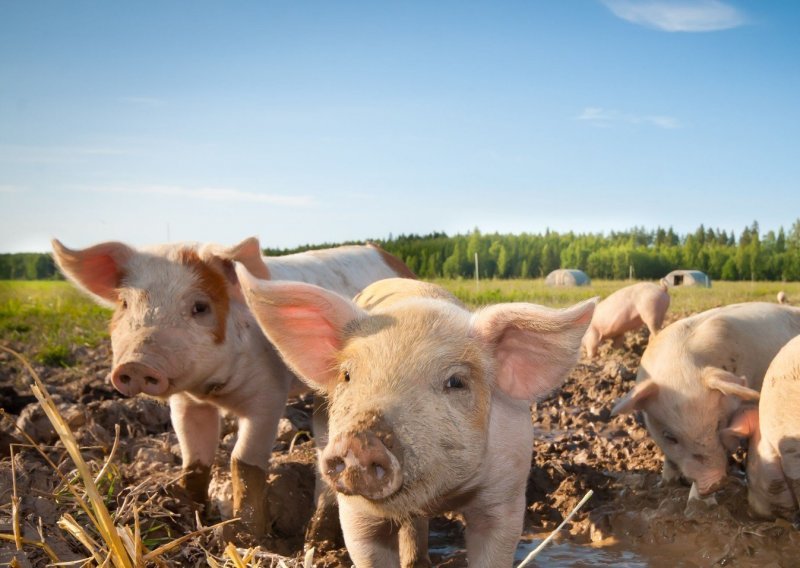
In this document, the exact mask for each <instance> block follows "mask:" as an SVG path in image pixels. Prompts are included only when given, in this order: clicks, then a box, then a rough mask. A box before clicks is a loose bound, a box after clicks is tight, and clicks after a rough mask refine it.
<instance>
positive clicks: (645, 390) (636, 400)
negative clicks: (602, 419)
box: [611, 379, 658, 416]
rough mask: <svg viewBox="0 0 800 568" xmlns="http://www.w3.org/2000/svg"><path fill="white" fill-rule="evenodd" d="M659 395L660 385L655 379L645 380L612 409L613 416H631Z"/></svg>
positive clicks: (637, 384)
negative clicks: (650, 399)
mask: <svg viewBox="0 0 800 568" xmlns="http://www.w3.org/2000/svg"><path fill="white" fill-rule="evenodd" d="M657 394H658V384H657V383H656V382H655V381H654V380H653V379H645V380H643V381H642V382H640V383H636V386H635V387H633V388H632V389H631V390H630V391H628V394H626V395H625V396H623V397H622V398H621V399H619V401H618V402H617V404H615V405H614V408H612V409H611V416H617V415H619V414H629V413H631V412H634V411H635V410H641V409H642V408H643V407H644V403H645V401H647V399H649V398H653V397H654V396H656V395H657Z"/></svg>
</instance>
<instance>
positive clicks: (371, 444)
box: [237, 266, 594, 568]
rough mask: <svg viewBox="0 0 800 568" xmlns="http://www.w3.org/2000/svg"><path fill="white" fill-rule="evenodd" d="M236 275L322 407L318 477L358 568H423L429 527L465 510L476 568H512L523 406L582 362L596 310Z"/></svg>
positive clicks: (526, 434)
mask: <svg viewBox="0 0 800 568" xmlns="http://www.w3.org/2000/svg"><path fill="white" fill-rule="evenodd" d="M237 270H238V272H239V279H240V282H241V283H242V287H243V289H244V292H245V296H246V298H247V302H248V304H249V306H250V308H251V310H252V311H253V313H254V314H255V317H256V319H257V320H258V322H259V325H261V327H262V329H263V330H264V332H265V334H266V335H267V337H269V339H270V341H271V342H272V343H273V344H274V345H275V346H276V347H277V349H278V351H279V352H280V353H281V355H282V356H283V358H284V360H285V361H286V362H287V363H288V364H289V366H290V367H291V368H292V369H294V370H295V372H296V373H297V374H298V376H299V377H302V378H304V379H305V380H307V381H308V382H309V383H310V384H311V385H313V386H314V387H315V388H316V389H319V390H321V391H322V392H324V393H325V395H326V397H327V398H328V400H329V416H330V423H329V436H328V444H327V446H326V447H325V449H324V450H323V452H322V456H321V459H320V463H319V468H320V471H321V473H322V475H323V476H324V477H325V479H326V481H327V482H328V483H329V485H330V486H331V487H333V488H334V489H335V490H336V492H337V501H338V504H339V518H340V521H341V525H342V530H343V533H344V538H345V544H346V546H347V550H348V552H349V554H350V557H351V559H352V560H353V562H354V563H355V565H356V566H358V567H359V568H366V567H371V566H375V567H381V568H383V567H391V566H400V565H401V563H402V566H412V565H429V559H428V553H427V539H428V532H427V527H428V523H427V517H428V516H430V515H435V514H439V513H442V512H445V511H459V512H461V513H462V514H463V516H464V519H465V522H466V542H467V554H468V558H469V564H470V566H477V567H489V566H493V567H494V566H511V565H512V562H513V557H514V550H515V547H516V544H517V542H518V540H519V537H520V534H521V530H522V523H523V516H524V512H525V507H526V502H525V487H526V480H527V477H528V472H529V470H530V463H531V447H532V442H533V429H532V425H531V416H530V406H531V403H532V401H534V400H535V399H537V398H539V397H541V396H543V395H545V394H546V393H548V392H549V391H552V390H553V389H555V388H557V387H558V386H559V385H560V384H561V383H562V382H563V380H564V378H565V375H566V374H567V372H568V371H569V370H570V369H571V368H572V366H573V365H574V364H575V362H576V361H577V358H578V354H579V350H580V340H581V337H582V336H583V334H584V333H585V331H586V328H587V327H588V325H589V321H590V320H591V316H592V311H593V308H594V301H593V300H590V301H587V302H584V303H582V304H578V305H576V306H574V307H572V308H569V309H565V310H556V309H551V308H546V307H543V306H538V305H534V304H527V303H508V304H498V305H494V306H490V307H486V308H484V309H481V310H479V311H477V312H475V313H471V312H469V311H468V310H467V309H465V308H464V306H463V305H462V304H461V303H460V302H459V301H458V300H457V299H456V298H455V297H453V296H452V295H451V294H450V293H449V292H447V291H445V290H444V289H442V288H440V287H439V286H436V285H434V284H430V283H426V282H421V281H414V280H403V279H396V278H394V279H387V280H382V281H380V282H376V283H374V284H371V285H370V286H368V287H367V288H366V289H365V290H364V291H363V292H361V294H360V295H358V296H357V297H356V298H355V299H354V300H349V299H347V298H345V297H343V296H341V295H339V294H336V293H334V292H331V291H328V290H324V289H322V288H319V287H316V286H312V285H308V284H305V283H297V282H267V281H261V280H257V279H255V278H252V277H249V276H248V275H247V274H246V270H245V268H244V267H242V266H240V267H237Z"/></svg>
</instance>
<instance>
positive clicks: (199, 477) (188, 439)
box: [169, 394, 220, 503]
mask: <svg viewBox="0 0 800 568" xmlns="http://www.w3.org/2000/svg"><path fill="white" fill-rule="evenodd" d="M169 410H170V418H171V419H172V427H173V428H175V433H176V434H177V436H178V444H179V445H180V447H181V458H182V461H183V477H182V478H181V481H180V485H181V486H182V487H184V488H185V489H186V492H187V493H188V494H189V496H190V497H191V498H192V499H193V500H194V501H196V502H197V503H205V502H206V499H207V497H208V482H209V480H210V478H211V464H212V463H214V454H215V453H216V451H217V444H218V443H219V434H220V423H219V409H217V407H216V406H213V405H211V404H206V403H202V402H197V401H196V400H194V399H192V398H190V397H188V396H186V395H185V394H174V395H172V396H171V397H169Z"/></svg>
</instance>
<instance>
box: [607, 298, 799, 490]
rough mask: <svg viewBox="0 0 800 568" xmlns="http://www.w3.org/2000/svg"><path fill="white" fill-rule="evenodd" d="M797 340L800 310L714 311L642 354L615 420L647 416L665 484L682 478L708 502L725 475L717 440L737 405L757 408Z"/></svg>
mask: <svg viewBox="0 0 800 568" xmlns="http://www.w3.org/2000/svg"><path fill="white" fill-rule="evenodd" d="M798 333H800V309H797V308H791V307H787V306H779V305H776V304H772V303H767V302H749V303H744V304H733V305H729V306H725V307H721V308H714V309H711V310H708V311H705V312H702V313H700V314H697V315H694V316H692V317H689V318H686V319H683V320H679V321H677V322H675V323H673V324H671V325H669V326H667V327H666V328H664V329H663V330H662V331H661V332H660V333H659V334H658V335H657V336H656V337H655V338H654V339H653V340H651V342H650V344H649V345H648V346H647V349H646V350H645V352H644V355H643V356H642V362H641V365H640V366H639V371H638V373H637V376H636V386H635V387H634V388H633V389H632V390H631V391H630V392H629V393H628V394H627V395H625V396H624V397H623V398H622V399H620V401H619V402H618V403H617V404H616V406H615V407H614V408H613V410H612V413H613V414H615V415H616V414H621V413H626V412H633V411H635V410H643V411H644V419H645V425H646V426H647V430H648V431H649V432H650V435H651V436H652V437H653V439H654V440H655V441H656V443H657V444H658V445H659V447H660V448H661V450H662V451H663V452H664V469H663V473H662V479H663V480H664V481H671V480H674V479H677V478H678V477H679V476H680V475H681V474H682V475H683V476H684V477H686V478H688V479H690V480H692V481H693V482H694V486H693V491H692V493H693V494H699V495H700V496H706V495H709V494H711V493H712V492H713V491H714V490H715V489H716V488H717V487H718V486H719V485H720V483H721V482H722V481H723V479H724V478H725V476H726V475H727V464H728V455H727V452H726V451H725V448H724V447H723V444H722V441H721V439H720V432H721V430H723V429H725V428H727V427H728V424H729V422H730V420H731V418H732V416H733V414H734V412H735V411H736V410H737V409H738V408H739V406H740V405H741V403H742V401H755V400H758V397H759V391H760V390H761V382H762V380H763V379H764V373H766V371H767V368H768V367H769V364H770V362H771V361H772V359H773V357H775V354H776V353H777V352H778V351H779V350H780V348H781V347H783V345H785V344H786V343H787V342H788V341H789V340H790V339H792V338H793V337H794V336H795V335H797V334H798Z"/></svg>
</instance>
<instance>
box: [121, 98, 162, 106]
mask: <svg viewBox="0 0 800 568" xmlns="http://www.w3.org/2000/svg"><path fill="white" fill-rule="evenodd" d="M119 100H120V102H123V103H126V104H130V105H138V106H146V107H158V106H164V104H166V103H165V102H164V100H163V99H157V98H155V97H121V98H120V99H119Z"/></svg>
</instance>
